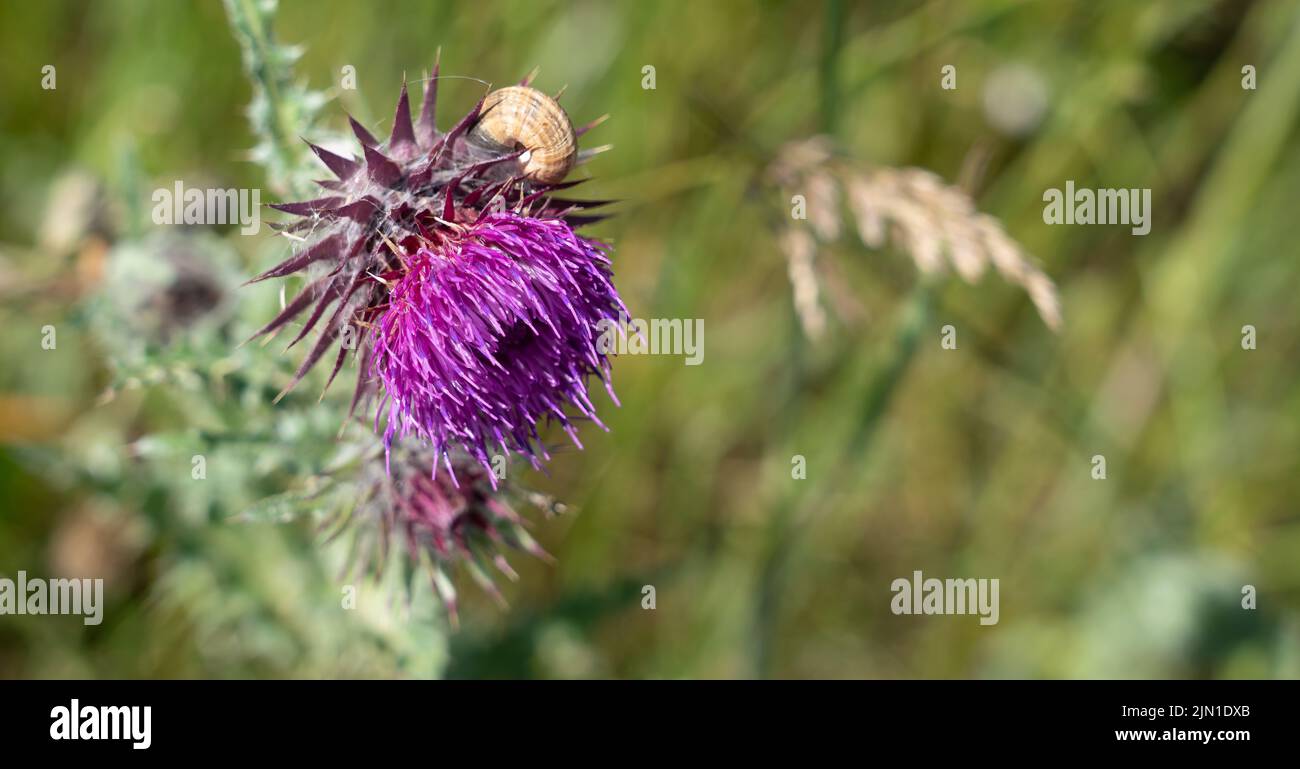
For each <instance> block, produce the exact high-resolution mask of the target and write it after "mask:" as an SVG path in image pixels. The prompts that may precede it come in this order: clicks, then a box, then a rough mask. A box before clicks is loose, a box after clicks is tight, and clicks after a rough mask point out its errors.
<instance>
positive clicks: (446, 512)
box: [323, 444, 564, 624]
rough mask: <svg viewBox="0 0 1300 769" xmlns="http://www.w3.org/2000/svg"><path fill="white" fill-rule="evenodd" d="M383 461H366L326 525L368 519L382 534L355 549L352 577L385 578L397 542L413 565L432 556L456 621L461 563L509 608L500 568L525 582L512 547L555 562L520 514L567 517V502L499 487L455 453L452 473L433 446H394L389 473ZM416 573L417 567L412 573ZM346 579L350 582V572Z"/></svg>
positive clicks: (339, 526) (435, 577) (435, 581)
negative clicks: (513, 562) (496, 576)
mask: <svg viewBox="0 0 1300 769" xmlns="http://www.w3.org/2000/svg"><path fill="white" fill-rule="evenodd" d="M386 453H388V452H387V450H386ZM377 459H378V458H377V457H374V458H372V459H368V460H367V461H366V462H364V463H363V465H362V467H361V469H360V473H359V475H357V476H356V477H355V479H354V480H353V481H352V482H350V483H349V488H351V489H352V500H353V501H351V502H350V503H347V504H344V505H342V506H341V507H340V508H339V512H338V513H337V517H336V518H335V519H334V520H333V521H332V522H327V523H326V524H325V525H324V526H323V528H324V529H327V530H328V529H334V530H335V532H336V533H335V535H334V536H337V534H338V533H341V532H342V531H343V530H344V528H345V527H346V526H348V524H349V523H352V522H362V523H364V524H367V525H369V526H371V527H373V529H372V530H373V531H374V532H375V533H377V534H378V538H377V539H370V540H369V541H370V542H371V543H372V547H369V548H361V549H360V550H354V556H355V557H356V558H359V559H360V560H353V562H351V563H350V564H349V567H348V570H349V572H350V571H351V569H353V568H356V569H358V570H359V571H361V572H362V573H370V574H371V575H373V576H374V577H375V579H377V580H378V579H381V578H382V576H383V572H384V569H385V566H386V565H387V563H388V560H389V556H390V552H391V550H392V545H393V544H394V541H393V540H394V539H395V538H396V539H397V541H398V543H399V544H400V545H401V548H402V550H401V551H399V552H400V554H401V555H402V556H403V557H405V558H406V559H407V563H409V564H417V563H420V562H421V560H422V556H427V564H428V566H429V568H430V570H431V573H430V577H431V583H432V585H433V589H434V592H435V593H436V594H437V596H438V598H439V600H440V601H441V602H442V604H443V606H444V607H445V608H446V610H447V613H448V615H449V617H450V619H451V621H452V623H453V624H455V623H456V607H457V593H456V588H455V586H454V584H453V583H452V579H451V574H452V571H453V569H454V567H455V566H456V565H457V564H460V565H461V566H463V567H464V568H465V569H466V571H468V572H469V574H470V576H471V578H473V580H474V582H475V583H477V584H478V585H479V587H480V588H482V589H483V590H484V591H486V592H487V593H488V594H489V595H491V596H492V597H493V599H495V600H496V601H497V603H499V604H504V603H505V599H504V597H503V596H502V595H501V592H500V590H499V589H498V588H497V586H496V583H495V581H494V580H493V578H492V571H493V570H496V571H499V572H501V573H502V574H504V575H505V576H506V577H508V578H509V579H510V580H511V581H513V580H515V579H517V578H518V575H517V574H516V573H515V570H514V569H513V568H511V566H510V564H509V562H508V561H507V560H506V557H505V552H504V551H505V550H507V549H513V550H518V551H522V552H526V553H528V554H530V555H533V556H535V557H537V558H540V559H542V560H544V561H547V562H548V563H549V562H553V560H554V559H553V558H552V557H551V555H550V554H549V553H547V552H546V551H545V550H543V549H542V546H541V545H539V544H538V543H537V541H536V540H535V539H534V538H533V537H532V535H531V534H530V533H529V532H528V527H529V526H530V522H529V520H528V519H526V518H525V517H524V516H522V515H520V514H519V513H518V512H516V506H518V505H526V506H528V507H532V508H535V509H537V510H541V511H542V512H543V513H544V514H545V515H546V516H547V517H550V516H552V515H555V514H558V513H563V512H564V505H562V504H559V503H556V502H555V501H554V500H552V499H551V498H550V497H547V496H546V495H543V494H539V493H536V492H530V491H527V490H524V489H521V488H519V487H518V486H517V485H515V484H512V483H508V482H502V483H500V484H499V485H498V483H497V482H496V477H495V476H494V475H493V474H492V473H491V472H490V471H487V470H485V469H484V468H482V467H481V466H480V465H479V464H478V463H477V462H476V461H475V460H473V459H472V458H469V457H467V456H466V455H464V454H462V453H459V452H451V453H450V455H449V457H448V459H447V462H449V463H450V465H451V466H452V467H453V468H454V469H452V470H449V471H443V470H441V469H439V468H438V466H437V464H436V463H435V462H434V457H433V454H432V450H431V449H430V448H429V447H427V446H414V447H409V446H407V445H406V444H398V445H394V446H392V447H391V455H390V457H389V459H390V463H391V464H390V465H389V466H388V467H387V468H385V467H384V466H381V465H380V463H379V462H378V461H377ZM431 466H432V467H433V468H434V470H435V472H433V473H432V474H430V472H429V468H430V467H431ZM453 474H454V475H458V476H459V481H458V482H456V481H453V480H452V476H453ZM363 539H364V538H363ZM414 573H415V571H414V570H410V571H409V572H408V575H409V576H414ZM343 578H344V579H347V578H349V576H348V574H346V573H345V574H344V575H343ZM408 589H409V588H408Z"/></svg>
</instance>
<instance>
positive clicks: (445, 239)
mask: <svg viewBox="0 0 1300 769" xmlns="http://www.w3.org/2000/svg"><path fill="white" fill-rule="evenodd" d="M437 84H438V68H437V66H436V65H435V66H434V71H433V76H432V77H431V78H430V79H429V81H428V86H427V88H426V91H425V98H424V106H423V109H422V111H421V114H420V117H419V120H418V121H416V123H415V124H414V126H413V125H412V121H411V111H410V103H409V99H408V97H407V92H406V87H405V86H403V88H402V93H401V97H400V98H399V100H398V103H397V112H396V115H395V117H394V121H393V130H392V135H391V136H390V137H389V139H388V141H387V142H386V143H384V144H382V145H381V143H380V142H379V141H378V140H376V139H375V137H374V136H372V135H371V134H370V133H369V132H368V131H366V129H365V128H363V127H362V126H361V125H360V124H358V123H357V122H356V121H355V120H352V121H351V125H352V130H353V132H354V133H355V134H356V137H357V140H358V141H359V142H360V143H361V145H362V150H363V158H345V157H343V156H340V155H336V154H334V153H331V152H329V151H327V150H324V149H322V148H320V147H316V146H314V145H313V146H312V150H313V151H314V152H315V153H316V155H317V156H318V157H319V158H320V159H321V161H322V162H323V163H324V164H325V165H326V166H327V167H328V168H329V169H330V170H331V171H332V172H333V173H334V174H335V176H336V177H337V180H336V181H334V180H332V181H326V182H321V183H320V184H321V185H322V187H324V188H325V189H326V190H328V191H329V193H330V194H329V195H327V196H326V197H322V198H318V199H316V200H309V201H305V202H301V203H289V204H283V205H277V206H274V207H275V208H277V209H279V210H281V211H284V212H286V213H289V214H292V215H295V216H300V217H303V219H302V220H301V221H299V222H297V223H295V224H293V225H290V226H288V227H284V228H283V229H286V230H289V231H294V232H311V233H314V234H315V236H314V237H313V238H312V240H311V242H310V243H309V245H307V246H306V247H305V248H304V249H303V250H301V251H300V252H299V253H297V254H295V255H293V256H292V257H290V258H289V259H287V260H285V261H284V262H282V263H281V264H279V265H277V266H276V267H274V268H272V269H270V270H268V271H266V272H264V273H262V274H261V275H259V276H258V277H257V278H254V280H255V281H256V280H264V279H267V278H273V277H283V276H287V275H290V274H293V273H296V272H300V271H308V272H310V273H311V274H312V275H314V277H312V276H309V278H310V279H309V282H308V284H307V285H306V286H305V287H304V288H303V289H302V290H301V291H300V292H299V293H298V295H297V296H296V297H295V298H294V299H293V300H291V301H290V302H289V303H288V304H287V305H286V306H285V308H284V310H283V311H281V313H280V314H279V315H278V316H276V317H275V318H274V319H273V320H272V321H271V322H270V323H268V324H267V325H266V326H264V327H263V328H262V329H261V330H260V331H258V333H257V334H256V335H255V337H256V336H261V335H265V334H271V333H275V332H276V331H278V330H280V329H281V328H283V327H284V326H285V325H286V324H287V323H288V322H289V321H290V320H292V319H294V318H296V317H299V316H301V315H302V314H303V313H306V312H307V310H308V308H312V309H311V311H310V313H309V314H308V315H307V319H306V321H305V322H304V323H303V327H302V329H301V330H300V331H299V333H298V334H297V336H296V338H295V339H294V340H293V341H291V342H290V344H289V346H290V347H292V346H293V345H295V344H297V342H298V341H300V340H302V339H303V338H305V337H306V336H307V335H308V334H309V333H311V332H312V330H313V329H315V328H316V327H317V326H321V330H320V332H319V335H318V338H317V340H316V342H315V344H314V345H313V347H312V349H311V350H310V352H308V353H307V355H306V357H305V358H304V359H303V361H302V363H301V365H300V366H299V368H298V370H297V372H296V373H295V374H294V377H293V379H292V381H291V382H290V383H289V385H288V387H286V388H285V392H287V391H288V390H289V389H291V388H293V387H294V386H295V385H296V384H298V382H299V381H300V380H301V379H302V378H303V376H305V375H306V373H307V372H308V371H309V370H310V369H311V368H312V367H313V366H314V365H315V364H316V363H317V362H318V361H319V360H320V358H321V357H323V355H324V354H325V353H326V352H327V351H328V350H329V349H330V348H331V347H332V346H334V345H336V344H337V345H338V352H337V354H336V358H335V361H334V367H333V371H332V373H331V374H330V377H329V380H330V382H332V381H333V379H334V377H335V376H336V375H337V374H338V372H339V370H340V369H341V368H342V365H343V363H344V362H345V361H346V359H347V357H348V356H349V355H350V354H355V355H357V356H358V357H359V358H360V366H359V371H358V379H357V386H356V390H355V393H354V395H353V404H352V409H353V411H355V410H356V408H357V406H358V404H359V403H361V402H362V401H363V400H366V399H367V398H368V396H370V395H372V394H373V395H375V396H376V398H375V400H376V403H377V406H376V413H375V426H376V429H377V430H378V429H379V425H380V423H381V422H385V427H384V435H385V444H386V446H388V447H390V448H391V446H392V444H393V441H394V440H395V439H397V438H398V437H399V436H408V435H415V436H418V437H419V438H420V439H423V440H425V441H427V442H428V443H429V444H430V446H431V447H432V450H433V458H434V460H435V462H436V461H439V460H441V462H442V464H443V466H444V467H445V469H446V470H447V471H448V472H449V473H450V474H451V478H452V481H453V483H454V482H455V480H456V473H455V472H454V468H453V464H452V459H451V452H452V451H453V450H456V451H463V452H465V453H467V454H468V455H469V456H471V457H473V458H474V459H475V460H477V461H478V462H479V463H480V464H481V465H482V466H483V467H485V468H487V467H488V466H489V456H490V453H491V452H490V449H491V448H492V447H494V446H500V447H502V448H503V449H504V450H506V451H510V452H515V453H519V454H521V455H523V456H525V457H526V458H527V459H528V460H529V461H530V462H531V463H532V464H533V465H534V466H535V467H536V466H538V465H539V460H544V459H546V458H547V453H546V449H545V447H544V446H542V444H541V440H540V437H539V433H538V426H539V423H540V422H542V421H550V420H554V421H557V422H559V423H560V424H561V425H562V426H563V427H564V429H565V430H566V431H567V432H568V433H569V435H570V436H571V437H572V438H573V440H574V442H575V443H577V440H578V439H577V435H576V432H575V430H574V427H573V424H572V422H571V417H570V416H569V415H566V409H569V410H571V411H572V412H574V416H581V417H585V418H589V419H593V420H595V407H594V406H593V405H592V402H591V400H590V399H589V398H588V395H587V388H586V379H587V377H588V376H589V375H592V374H595V375H598V376H600V377H601V378H602V379H603V380H604V381H605V382H606V386H607V388H608V381H609V380H608V372H609V366H608V361H607V360H606V358H605V355H604V353H603V352H602V351H601V350H600V349H598V347H597V344H596V339H597V337H598V331H597V327H596V324H597V323H598V322H599V321H600V320H601V319H610V320H612V319H615V318H617V317H618V315H619V313H620V312H626V311H625V310H623V305H622V302H621V300H620V299H619V297H618V294H617V292H616V291H615V289H614V286H613V284H612V282H611V274H610V264H609V259H608V258H607V256H606V254H605V249H604V247H603V246H602V245H601V244H599V243H596V242H594V241H590V240H587V239H585V238H582V237H580V236H578V235H577V234H575V233H574V228H575V227H577V226H579V225H581V224H584V223H588V222H591V221H595V220H597V219H600V218H603V217H600V216H591V215H581V214H580V211H581V210H583V209H587V208H591V207H594V206H598V205H603V204H604V203H605V202H607V201H578V200H565V199H561V198H559V197H556V196H555V195H554V193H555V192H556V191H558V190H560V189H563V188H567V187H571V186H573V184H576V182H574V183H540V182H538V181H536V180H534V179H532V178H530V177H528V176H527V175H526V173H525V171H526V168H528V166H527V162H528V160H529V157H530V154H531V148H528V147H524V146H517V147H501V146H485V145H484V144H483V143H482V142H481V141H480V140H479V139H478V138H477V137H476V134H475V132H474V131H473V129H474V128H475V127H476V125H477V124H478V123H479V121H480V119H481V118H482V117H483V116H484V114H485V113H484V112H483V102H482V101H480V102H479V104H478V106H476V107H475V108H474V109H472V110H471V111H470V112H469V114H467V115H465V117H463V118H462V119H461V120H460V121H459V122H458V123H457V124H456V125H455V127H453V128H452V129H451V131H449V132H447V133H445V134H444V133H441V132H439V131H438V130H437V127H436V124H435V120H434V116H435V104H436V99H437ZM522 85H524V86H527V85H528V80H527V79H526V80H525V81H524V82H523V83H522ZM539 96H540V95H539ZM542 98H545V97H542ZM556 110H557V111H558V107H556ZM559 114H560V115H561V116H562V115H563V113H562V112H560V113H559ZM564 121H565V128H564V130H565V131H570V132H572V135H575V136H580V135H582V134H583V133H585V132H586V131H587V130H588V129H589V128H591V127H592V126H594V125H596V124H597V123H599V122H600V121H599V120H597V121H593V122H592V123H590V124H588V125H586V126H584V127H582V128H579V129H577V130H576V131H573V129H571V128H568V127H567V125H568V124H567V117H565V118H564ZM596 151H599V150H593V151H585V152H579V153H577V162H579V163H581V162H584V161H585V160H586V159H587V158H588V157H590V155H592V154H594V153H595V152H596ZM331 308H332V309H331ZM322 321H323V325H322ZM376 385H378V387H376ZM328 386H329V384H328V383H327V384H326V387H328ZM283 394H284V393H281V396H283ZM610 394H611V396H612V395H613V392H612V390H611V391H610ZM385 418H386V419H385ZM579 445H580V444H579ZM488 477H489V478H490V479H491V480H492V481H493V482H494V483H495V477H494V476H493V475H492V474H491V473H489V474H488Z"/></svg>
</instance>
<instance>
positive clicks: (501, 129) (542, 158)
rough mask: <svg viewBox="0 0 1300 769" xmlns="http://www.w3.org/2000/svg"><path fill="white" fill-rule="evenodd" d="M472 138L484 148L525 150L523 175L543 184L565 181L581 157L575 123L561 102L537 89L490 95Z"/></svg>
mask: <svg viewBox="0 0 1300 769" xmlns="http://www.w3.org/2000/svg"><path fill="white" fill-rule="evenodd" d="M482 112H483V117H482V118H480V119H479V121H478V124H477V125H475V126H474V129H473V131H472V132H471V136H472V137H473V138H474V139H476V140H477V141H478V142H479V143H480V144H485V145H488V146H494V147H497V148H504V149H507V150H511V151H513V150H518V149H522V150H524V154H522V155H520V156H519V160H518V162H519V164H520V166H521V167H522V168H523V175H524V176H525V177H527V178H528V179H530V180H532V181H534V182H537V183H539V184H556V183H558V182H561V181H563V180H564V177H565V176H567V175H568V173H569V171H571V170H572V169H573V164H574V162H575V161H576V160H577V156H578V138H577V136H576V135H575V134H574V132H573V123H571V122H570V121H569V116H568V115H567V114H566V113H565V112H564V108H563V107H561V106H560V104H559V102H557V101H556V100H555V99H552V98H551V97H549V96H547V95H546V94H544V93H542V92H541V91H539V90H537V89H536V88H529V87H528V86H522V85H516V86H510V87H509V88H502V89H500V90H497V91H493V92H492V93H490V94H488V95H487V97H486V98H484V100H483V111H482Z"/></svg>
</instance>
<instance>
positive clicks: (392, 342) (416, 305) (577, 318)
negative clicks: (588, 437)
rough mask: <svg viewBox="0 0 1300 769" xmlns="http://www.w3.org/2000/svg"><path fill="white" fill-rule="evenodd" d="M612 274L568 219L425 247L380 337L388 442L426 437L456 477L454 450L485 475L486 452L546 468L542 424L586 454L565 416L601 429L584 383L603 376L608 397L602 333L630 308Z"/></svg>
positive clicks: (520, 221)
mask: <svg viewBox="0 0 1300 769" xmlns="http://www.w3.org/2000/svg"><path fill="white" fill-rule="evenodd" d="M608 265H609V261H608V259H607V258H606V257H605V255H604V254H603V253H602V250H601V248H600V247H599V246H598V245H597V244H594V243H592V242H590V241H587V240H585V239H583V238H580V237H578V236H577V235H575V234H574V233H573V230H572V229H571V228H570V227H569V226H568V225H567V224H565V223H564V222H563V221H561V220H559V219H536V218H533V217H529V216H524V215H521V214H519V213H517V212H513V211H498V212H493V213H488V214H485V215H483V216H482V217H480V218H479V219H478V220H477V221H476V222H474V223H473V224H471V225H468V226H466V227H463V228H459V231H458V232H456V233H453V234H449V235H447V236H445V237H443V238H442V239H441V240H440V241H439V242H437V243H431V244H429V245H428V246H421V247H420V248H419V249H418V250H417V251H416V252H415V253H414V254H411V255H410V256H409V257H408V258H407V259H406V260H405V268H406V272H405V273H404V274H402V275H401V276H400V277H399V278H397V279H396V282H395V284H394V286H393V289H392V292H391V294H390V296H389V306H388V309H387V310H386V311H385V312H384V313H383V314H382V315H381V316H380V318H379V321H378V323H377V327H376V329H375V333H374V334H373V335H372V337H373V344H374V347H375V354H374V358H373V360H374V369H375V373H376V375H377V376H378V378H379V381H380V382H381V383H382V384H383V389H384V396H383V400H384V402H386V403H387V404H388V406H387V417H388V423H387V430H386V432H385V443H386V444H391V443H392V440H393V437H394V435H396V434H398V433H400V434H401V435H402V436H403V437H405V436H406V435H407V434H410V433H415V434H416V435H419V436H420V437H422V438H424V439H426V440H428V441H429V442H430V443H431V444H432V445H433V447H434V449H435V453H436V454H437V455H440V456H441V457H442V459H443V462H444V464H445V466H446V468H447V470H448V471H449V472H452V473H453V478H454V477H455V474H454V471H453V468H452V464H451V459H450V455H449V454H448V453H447V451H446V448H447V447H450V446H460V447H463V448H464V450H465V451H467V452H469V453H470V454H471V455H472V456H473V457H474V458H475V459H477V460H478V461H479V463H480V464H481V465H482V466H483V467H488V466H489V462H490V459H489V456H488V454H487V451H486V447H488V446H490V445H491V446H502V447H504V448H505V449H507V450H509V451H513V452H515V453H518V454H521V455H524V456H526V457H527V458H528V459H529V460H530V461H531V462H532V463H533V465H534V466H535V467H536V466H537V465H538V458H539V457H540V458H542V459H545V458H547V453H546V449H545V447H544V446H543V445H542V443H541V440H540V437H539V436H538V433H537V427H536V425H537V423H538V422H540V421H541V420H542V419H543V417H546V418H549V419H553V420H555V421H558V422H559V423H560V424H562V425H563V426H564V429H565V431H566V432H568V434H569V436H570V437H571V438H572V439H573V442H574V443H575V444H577V445H578V446H579V447H581V446H582V444H581V442H580V441H579V440H578V436H577V433H576V431H575V430H574V428H573V425H572V423H571V422H570V420H569V417H568V416H567V415H566V414H565V410H564V407H565V405H566V404H567V405H569V406H571V407H572V408H574V409H576V410H577V412H578V413H580V414H581V415H582V416H584V417H586V418H588V419H591V420H592V421H594V422H596V423H597V424H600V420H599V419H597V417H596V409H595V406H594V405H593V404H592V402H591V400H590V399H589V398H588V397H587V386H586V380H587V377H588V375H590V374H596V375H598V376H600V377H601V378H602V379H604V380H605V383H606V387H607V388H609V377H608V373H609V371H608V362H607V361H606V360H605V358H604V356H603V355H602V354H601V353H600V352H599V351H598V349H597V345H596V337H597V336H598V334H597V333H596V329H597V324H598V323H599V322H600V321H601V320H608V321H611V322H612V321H614V320H615V319H616V317H617V312H618V311H619V310H621V309H622V302H621V301H620V300H619V298H618V294H617V292H615V290H614V286H613V284H612V283H610V279H609V269H608ZM624 312H626V311H625V310H624ZM609 394H610V396H611V398H612V397H613V396H614V393H613V390H612V388H609ZM380 410H381V411H382V410H383V409H382V408H381V409H380ZM378 416H379V415H377V417H378ZM435 458H436V457H435ZM488 477H489V478H491V479H492V480H493V481H495V476H493V475H492V474H491V473H489V474H488Z"/></svg>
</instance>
